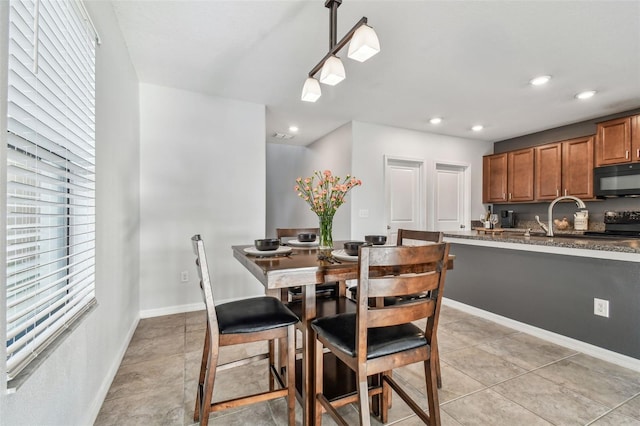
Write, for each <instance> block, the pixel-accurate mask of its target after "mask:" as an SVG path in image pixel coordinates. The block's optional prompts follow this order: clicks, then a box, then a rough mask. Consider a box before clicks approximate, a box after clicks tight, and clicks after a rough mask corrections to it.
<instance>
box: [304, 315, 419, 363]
mask: <svg viewBox="0 0 640 426" xmlns="http://www.w3.org/2000/svg"><path fill="white" fill-rule="evenodd" d="M311 326H312V327H313V329H314V330H315V331H316V333H318V335H319V336H322V337H324V338H325V339H327V341H329V342H330V343H331V344H332V345H334V346H336V347H337V348H338V349H340V350H341V351H343V352H345V353H347V354H349V355H350V356H355V354H356V315H355V314H340V315H335V316H332V317H325V318H318V319H316V320H314V321H313V322H312V323H311ZM427 344H428V343H427V339H426V338H425V336H424V333H423V332H422V330H421V329H420V328H419V327H417V326H415V325H413V324H401V325H394V326H390V327H380V328H370V329H369V333H368V339H367V347H368V348H367V359H374V358H378V357H381V356H385V355H391V354H394V353H397V352H402V351H405V350H409V349H414V348H418V347H421V346H425V345H427Z"/></svg>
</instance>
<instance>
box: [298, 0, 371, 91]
mask: <svg viewBox="0 0 640 426" xmlns="http://www.w3.org/2000/svg"><path fill="white" fill-rule="evenodd" d="M341 4H342V0H326V1H325V4H324V5H325V7H327V8H329V10H330V17H329V18H330V19H329V52H328V53H327V54H326V55H325V56H324V58H322V60H321V61H320V62H318V64H316V66H315V67H313V68H312V69H311V71H309V77H308V78H307V79H306V81H305V82H304V86H303V88H302V97H301V99H302V100H303V101H306V102H315V101H317V100H318V99H319V98H320V96H321V95H322V91H321V90H320V84H319V83H318V80H316V78H315V77H314V76H315V75H316V74H317V73H318V71H320V83H323V84H328V85H330V86H335V85H336V84H338V83H340V82H341V81H342V80H344V79H345V77H346V73H345V71H344V65H343V64H342V60H340V58H339V57H338V56H337V54H338V52H339V51H340V50H341V49H342V48H343V47H344V46H346V45H347V43H349V42H351V43H350V44H349V50H348V53H347V56H348V57H349V58H351V59H353V60H356V61H358V62H364V61H366V60H367V59H369V58H371V57H372V56H373V55H375V54H376V53H378V52H379V51H380V42H379V41H378V36H377V35H376V32H375V31H374V30H373V28H371V27H370V26H368V25H367V18H366V17H362V19H360V20H359V21H358V23H356V24H355V25H354V26H353V28H351V30H349V32H348V33H347V34H346V35H345V36H344V37H342V39H341V40H340V41H336V33H337V26H338V7H339V6H340V5H341Z"/></svg>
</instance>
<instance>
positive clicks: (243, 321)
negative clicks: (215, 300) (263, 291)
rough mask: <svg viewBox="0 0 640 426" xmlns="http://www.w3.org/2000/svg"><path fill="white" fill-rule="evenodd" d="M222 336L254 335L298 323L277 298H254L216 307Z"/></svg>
mask: <svg viewBox="0 0 640 426" xmlns="http://www.w3.org/2000/svg"><path fill="white" fill-rule="evenodd" d="M216 314H217V316H218V328H219V330H220V334H236V333H254V332H258V331H265V330H272V329H274V328H280V327H286V326H289V325H291V324H295V323H297V322H298V317H297V316H295V314H294V313H293V312H291V310H289V308H287V307H286V306H285V305H284V304H283V303H282V302H281V301H280V300H278V299H276V298H275V297H267V296H263V297H254V298H251V299H244V300H236V301H234V302H229V303H223V304H221V305H218V306H216Z"/></svg>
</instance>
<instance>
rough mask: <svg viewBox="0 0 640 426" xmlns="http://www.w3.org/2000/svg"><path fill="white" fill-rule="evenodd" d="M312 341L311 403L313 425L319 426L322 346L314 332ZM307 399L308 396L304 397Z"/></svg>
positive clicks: (322, 366) (320, 414) (322, 362)
mask: <svg viewBox="0 0 640 426" xmlns="http://www.w3.org/2000/svg"><path fill="white" fill-rule="evenodd" d="M313 337H314V340H315V342H316V347H315V351H314V364H315V366H314V370H315V372H314V374H315V392H314V396H313V400H314V401H313V403H314V406H315V410H314V411H315V418H314V421H313V424H314V425H315V426H319V425H321V424H322V404H320V400H319V399H318V397H317V396H318V395H322V393H323V391H324V384H323V380H322V377H323V376H324V354H323V353H322V350H323V346H322V343H321V342H320V341H319V340H318V339H317V336H316V335H315V332H314V333H313ZM306 397H307V398H309V395H307V396H306Z"/></svg>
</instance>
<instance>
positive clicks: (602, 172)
mask: <svg viewBox="0 0 640 426" xmlns="http://www.w3.org/2000/svg"><path fill="white" fill-rule="evenodd" d="M593 192H594V195H595V196H596V197H598V198H607V197H633V196H640V163H628V164H616V165H613V166H603V167H596V168H595V169H593Z"/></svg>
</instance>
